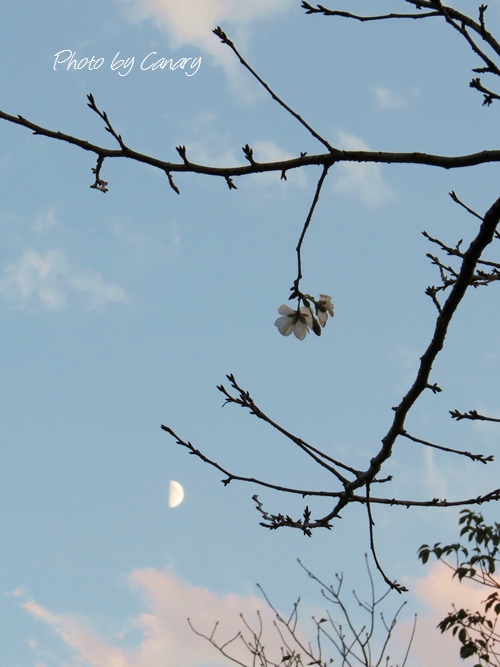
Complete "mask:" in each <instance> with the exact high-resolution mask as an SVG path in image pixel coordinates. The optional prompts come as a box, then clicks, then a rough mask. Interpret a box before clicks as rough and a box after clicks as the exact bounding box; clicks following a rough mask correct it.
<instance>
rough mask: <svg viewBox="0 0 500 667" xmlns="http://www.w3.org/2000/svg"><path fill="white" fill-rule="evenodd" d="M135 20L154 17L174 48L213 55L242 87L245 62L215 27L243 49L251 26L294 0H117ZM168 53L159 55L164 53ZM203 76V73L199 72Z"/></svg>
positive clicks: (278, 12) (270, 16)
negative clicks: (214, 30) (190, 49)
mask: <svg viewBox="0 0 500 667" xmlns="http://www.w3.org/2000/svg"><path fill="white" fill-rule="evenodd" d="M116 1H117V2H119V3H120V4H122V5H123V6H124V8H125V14H126V16H127V18H128V19H129V20H131V21H134V22H138V21H144V20H148V19H150V20H152V21H153V22H154V23H155V25H156V26H157V27H158V28H159V29H160V30H161V31H163V32H165V33H166V34H167V35H168V36H169V37H170V43H171V46H172V47H173V48H178V47H181V46H191V47H195V48H198V49H200V50H201V51H202V53H206V54H209V55H210V56H212V57H213V59H214V60H215V61H216V62H217V63H218V64H219V65H222V67H223V68H224V70H225V71H226V73H227V74H228V75H229V76H230V78H231V80H232V83H233V84H234V85H235V86H236V87H241V81H242V77H241V73H242V69H241V65H240V63H239V62H238V61H237V59H236V58H235V56H234V54H233V53H232V52H231V50H230V49H229V48H228V47H227V46H225V45H223V44H222V43H221V42H220V40H219V39H217V38H216V37H215V36H214V35H213V34H212V30H213V29H214V28H215V27H216V26H217V25H221V26H222V28H223V29H225V30H226V31H227V32H228V34H229V33H231V35H230V36H231V38H233V39H234V40H235V42H236V43H237V44H238V46H239V48H243V49H245V45H246V43H247V42H248V34H249V33H248V29H249V28H250V26H251V24H252V23H254V22H255V21H258V20H264V19H270V18H273V17H274V16H276V15H278V14H280V13H282V12H284V11H285V10H286V9H288V8H289V7H290V6H291V5H292V0H273V2H269V0H252V1H251V2H242V0H182V2H179V0H116ZM163 55H166V54H159V56H163ZM198 76H199V74H198Z"/></svg>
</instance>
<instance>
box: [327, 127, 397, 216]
mask: <svg viewBox="0 0 500 667" xmlns="http://www.w3.org/2000/svg"><path fill="white" fill-rule="evenodd" d="M338 147H339V148H343V149H344V150H351V151H367V150H369V148H368V146H367V144H366V143H365V142H364V141H363V139H361V138H360V137H356V136H355V135H353V134H347V133H346V132H339V140H338ZM336 169H337V170H338V174H339V175H338V177H337V181H336V183H335V186H334V187H335V192H338V193H339V194H341V195H344V196H346V197H357V198H359V199H361V201H362V202H363V204H365V205H366V206H370V207H372V208H376V207H377V206H380V205H381V204H383V203H385V202H386V201H388V200H390V199H392V197H393V196H394V194H393V192H392V190H391V188H390V186H389V184H388V183H387V182H386V181H385V179H384V178H383V176H382V173H381V170H380V165H378V164H374V163H371V162H369V163H359V162H340V163H339V164H338V165H337V167H336Z"/></svg>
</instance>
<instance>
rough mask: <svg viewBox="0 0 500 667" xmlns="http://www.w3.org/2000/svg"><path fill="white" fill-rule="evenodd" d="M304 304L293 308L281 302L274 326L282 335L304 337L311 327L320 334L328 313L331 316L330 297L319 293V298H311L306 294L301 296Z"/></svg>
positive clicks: (302, 338)
mask: <svg viewBox="0 0 500 667" xmlns="http://www.w3.org/2000/svg"><path fill="white" fill-rule="evenodd" d="M302 301H303V302H304V304H305V306H304V307H302V308H297V310H293V309H292V308H290V306H287V305H286V304H283V305H282V306H280V307H279V308H278V313H279V314H280V315H281V317H278V319H277V320H276V322H275V323H274V325H275V326H277V327H278V331H279V332H280V334H281V335H282V336H289V335H290V334H291V333H293V334H294V335H295V336H296V338H298V339H299V340H304V338H305V337H306V336H307V334H308V333H309V330H310V329H312V330H313V331H314V333H315V334H316V335H317V336H321V329H322V328H323V327H324V326H325V325H326V322H327V320H328V315H331V316H332V317H333V303H332V297H331V296H328V294H320V295H319V299H318V300H317V301H316V299H313V297H311V296H309V295H308V294H307V295H305V296H304V297H303V298H302ZM311 301H312V303H313V304H314V309H315V315H313V311H312V306H311V303H310V302H311Z"/></svg>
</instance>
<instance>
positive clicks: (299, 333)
mask: <svg viewBox="0 0 500 667" xmlns="http://www.w3.org/2000/svg"><path fill="white" fill-rule="evenodd" d="M308 331H309V329H308V327H307V324H306V323H305V322H301V321H300V320H299V321H298V322H296V323H295V326H294V328H293V333H294V334H295V336H296V337H297V338H298V339H299V340H304V338H305V337H306V336H307V332H308Z"/></svg>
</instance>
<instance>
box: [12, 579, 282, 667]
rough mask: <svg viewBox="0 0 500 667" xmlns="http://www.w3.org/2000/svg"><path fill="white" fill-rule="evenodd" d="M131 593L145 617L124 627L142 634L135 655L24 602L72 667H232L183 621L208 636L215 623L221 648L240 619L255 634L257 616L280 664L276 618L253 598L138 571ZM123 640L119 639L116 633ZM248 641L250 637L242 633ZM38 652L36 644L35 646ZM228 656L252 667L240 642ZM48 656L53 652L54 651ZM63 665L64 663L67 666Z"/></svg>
mask: <svg viewBox="0 0 500 667" xmlns="http://www.w3.org/2000/svg"><path fill="white" fill-rule="evenodd" d="M130 583H131V586H132V588H134V589H135V590H138V591H139V592H140V593H141V595H142V596H143V599H144V603H145V607H146V608H147V612H146V613H143V614H141V615H140V616H139V617H138V618H135V619H132V621H129V622H128V626H129V627H130V626H131V625H132V626H133V627H135V628H139V629H140V630H141V631H142V640H141V642H140V645H139V646H137V647H136V648H134V649H124V648H122V647H120V646H119V643H120V642H119V638H118V636H117V637H115V638H106V637H104V636H101V635H100V634H99V632H98V631H96V629H94V628H92V627H91V625H90V624H89V623H88V622H87V621H86V620H85V619H82V618H78V617H76V616H70V615H67V614H54V613H52V612H50V611H48V610H47V609H45V608H43V607H42V606H40V605H39V604H37V603H35V602H33V601H28V602H25V603H24V604H23V607H24V608H25V609H26V611H28V612H29V613H30V614H31V615H32V616H34V617H35V618H37V619H39V620H40V621H43V622H44V623H46V624H47V625H49V626H50V627H51V628H52V629H53V630H54V631H55V632H56V633H57V634H58V635H59V637H60V639H61V640H62V641H63V643H64V645H65V646H66V647H69V648H70V649H72V650H73V652H74V665H75V666H76V665H78V666H80V665H85V667H179V665H182V667H198V666H200V665H206V664H208V663H210V665H213V666H216V665H224V666H225V665H232V664H234V663H232V662H230V661H229V659H227V658H224V656H222V655H221V654H220V653H219V652H218V651H217V650H216V649H215V648H214V647H212V646H211V645H210V644H209V643H208V642H207V641H206V640H204V639H203V638H201V637H198V636H196V635H195V634H194V633H193V631H192V630H191V628H190V627H189V625H188V622H187V618H188V617H189V618H190V619H191V621H192V624H193V626H194V627H195V628H196V629H197V630H198V631H200V632H203V633H204V634H208V635H210V634H211V633H212V631H213V629H214V626H215V624H216V623H217V622H219V626H218V628H217V631H216V633H215V638H216V639H218V641H219V642H220V643H224V642H226V641H228V640H229V639H231V638H232V637H235V636H236V635H237V634H238V632H239V631H240V630H243V629H244V628H243V625H242V621H241V617H240V614H243V615H244V617H245V619H246V620H247V621H248V622H249V623H250V624H251V625H252V627H254V628H255V629H258V622H257V615H256V610H260V612H261V617H262V620H263V625H264V628H265V630H264V635H263V642H264V644H265V646H266V652H267V655H268V656H269V657H270V658H272V659H273V660H274V661H275V662H276V663H279V662H280V661H281V657H282V656H281V651H280V647H281V641H280V640H279V638H278V636H277V633H276V631H275V630H274V628H273V625H272V622H273V620H274V615H273V613H272V612H271V610H270V609H269V608H268V607H267V605H266V603H265V602H264V601H263V600H261V599H258V598H256V597H254V596H248V597H238V596H237V595H226V596H225V597H221V596H218V595H216V594H214V593H212V592H211V591H209V590H208V589H206V588H196V587H195V586H191V585H190V584H187V583H184V582H182V581H180V580H179V579H177V578H176V577H175V575H174V574H173V572H172V570H171V569H169V568H167V569H166V570H163V571H159V570H155V569H147V570H136V571H134V572H133V573H132V575H131V577H130ZM120 634H123V633H120ZM246 634H247V637H248V632H247V633H246ZM34 647H35V648H34V650H35V651H36V650H40V643H39V642H35V643H34ZM229 650H230V651H231V654H232V655H233V656H234V657H236V658H238V659H239V660H241V661H242V662H245V663H247V664H251V662H252V661H251V655H250V654H249V653H248V651H247V650H246V649H245V648H244V647H243V645H242V642H241V640H238V641H235V642H234V643H233V644H232V646H231V649H229ZM52 652H54V649H53V648H52ZM66 664H67V663H66Z"/></svg>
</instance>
